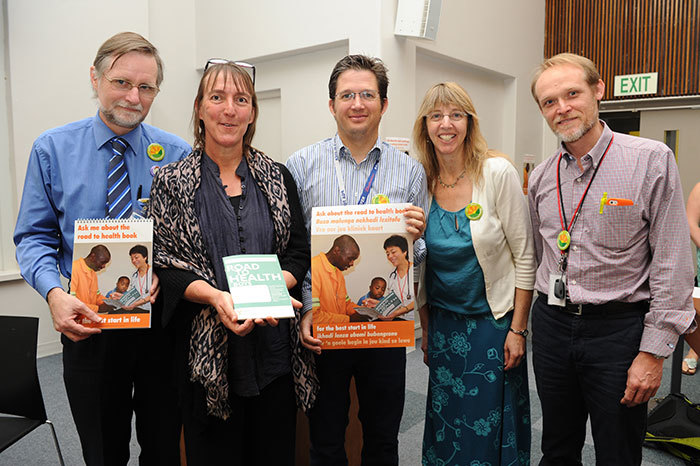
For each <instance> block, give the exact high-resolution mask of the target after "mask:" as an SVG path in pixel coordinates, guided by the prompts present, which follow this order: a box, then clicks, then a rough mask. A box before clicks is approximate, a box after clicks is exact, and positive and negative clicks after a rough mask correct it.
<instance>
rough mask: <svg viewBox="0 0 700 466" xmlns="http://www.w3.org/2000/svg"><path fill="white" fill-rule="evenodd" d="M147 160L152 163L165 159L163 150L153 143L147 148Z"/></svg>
mask: <svg viewBox="0 0 700 466" xmlns="http://www.w3.org/2000/svg"><path fill="white" fill-rule="evenodd" d="M147 152H148V158H149V159H151V160H153V161H154V162H160V161H161V160H163V157H165V149H163V146H161V145H160V144H158V143H156V142H154V143H153V144H150V145H149V146H148V150H147Z"/></svg>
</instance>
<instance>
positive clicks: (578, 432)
mask: <svg viewBox="0 0 700 466" xmlns="http://www.w3.org/2000/svg"><path fill="white" fill-rule="evenodd" d="M643 329H644V314H643V311H641V310H640V312H635V311H632V312H629V311H625V312H621V313H610V314H609V315H603V316H588V317H586V316H576V315H572V314H567V313H565V312H563V311H562V310H561V309H560V308H557V307H552V306H549V305H547V301H546V298H543V297H540V298H538V299H537V301H535V305H534V307H533V313H532V356H533V365H534V368H535V380H536V382H537V393H538V395H539V397H540V402H541V404H542V416H543V421H544V426H543V433H542V453H543V457H542V461H540V465H557V466H564V465H580V464H581V449H582V448H583V443H584V440H585V437H586V421H587V419H588V418H589V417H590V420H591V430H592V432H593V442H594V444H595V453H596V464H598V465H616V466H621V465H638V464H640V463H641V461H642V442H643V439H644V432H645V431H646V412H647V405H646V403H645V404H643V405H639V406H636V407H634V408H628V407H626V406H624V405H622V404H620V400H621V399H622V397H623V395H624V391H625V386H626V383H627V369H629V367H630V365H631V364H632V361H633V360H634V358H635V357H636V356H637V354H638V353H639V343H640V341H641V338H642V331H643Z"/></svg>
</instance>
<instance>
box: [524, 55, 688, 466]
mask: <svg viewBox="0 0 700 466" xmlns="http://www.w3.org/2000/svg"><path fill="white" fill-rule="evenodd" d="M604 93H605V83H603V81H602V80H601V79H600V74H599V73H598V70H597V69H596V66H595V64H593V62H591V61H590V60H589V59H587V58H585V57H582V56H579V55H574V54H559V55H556V56H554V57H552V58H549V59H547V60H545V61H544V62H543V63H542V64H541V65H540V66H539V67H538V68H537V70H536V74H535V76H534V78H533V81H532V95H533V97H534V98H535V101H536V102H537V105H538V106H539V108H540V111H541V112H542V115H543V116H544V118H545V120H546V121H547V123H548V124H549V126H550V128H551V129H552V131H554V133H555V134H556V135H557V136H558V137H559V138H560V139H561V141H562V143H561V146H560V147H559V149H558V150H557V151H556V153H555V154H554V155H553V156H552V157H550V158H548V159H547V160H546V161H544V162H543V163H541V164H540V165H539V166H537V167H536V168H535V170H534V171H533V172H532V174H531V176H530V186H529V193H528V197H529V204H530V214H531V217H532V226H533V230H534V239H535V250H536V256H537V261H538V268H537V278H536V283H535V289H536V290H537V291H538V294H539V297H538V299H537V300H536V302H535V304H534V307H533V314H532V330H533V365H534V368H535V380H536V382H537V392H538V395H539V397H540V401H541V404H542V413H543V422H544V425H543V435H542V452H543V458H542V461H541V462H540V465H554V464H556V465H563V464H566V465H571V464H581V449H582V447H583V443H584V440H585V437H586V422H587V419H588V417H590V420H591V428H592V432H593V440H594V444H595V452H596V462H597V464H614V465H628V464H630V465H631V464H636V465H638V464H640V463H641V459H642V441H643V439H644V432H645V429H646V412H647V401H648V400H649V398H650V397H652V396H653V395H654V394H655V393H656V391H657V389H658V388H659V384H660V382H661V376H662V369H663V361H664V359H665V358H667V357H668V356H669V355H670V354H671V353H672V352H673V350H674V348H675V345H676V343H677V341H678V337H679V335H681V334H684V333H686V332H688V331H690V330H692V329H693V328H694V327H695V324H694V316H695V311H694V310H693V306H692V300H691V294H692V290H693V263H692V254H691V250H690V243H689V241H688V237H689V232H688V224H687V221H686V218H685V209H684V205H683V191H682V189H681V184H680V177H679V175H678V168H677V167H676V163H675V159H674V156H673V153H672V152H671V150H669V148H668V147H666V146H665V145H664V144H661V143H659V142H657V141H652V140H649V139H643V138H638V137H633V136H629V135H626V134H620V133H615V132H613V131H611V130H610V128H608V126H607V125H606V124H605V123H604V122H602V121H600V120H599V119H598V106H599V102H600V100H601V99H602V98H603V95H604Z"/></svg>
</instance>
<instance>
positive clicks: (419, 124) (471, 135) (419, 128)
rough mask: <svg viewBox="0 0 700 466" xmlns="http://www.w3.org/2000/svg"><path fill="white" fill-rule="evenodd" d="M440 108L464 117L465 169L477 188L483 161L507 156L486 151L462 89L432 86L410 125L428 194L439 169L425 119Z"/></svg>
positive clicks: (431, 189)
mask: <svg viewBox="0 0 700 466" xmlns="http://www.w3.org/2000/svg"><path fill="white" fill-rule="evenodd" d="M442 105H450V106H455V107H457V108H458V109H459V110H461V111H463V112H465V113H466V114H467V135H466V137H465V138H464V149H463V150H464V154H465V155H466V157H465V158H464V169H465V170H466V172H467V176H468V177H469V179H470V180H471V181H472V183H474V184H476V185H479V184H481V181H482V172H483V168H484V161H485V160H486V159H488V158H489V157H504V158H508V157H506V155H505V154H502V153H500V152H497V151H495V150H492V149H489V147H488V145H487V143H486V139H485V138H484V136H483V135H482V134H481V130H480V129H479V117H478V116H477V115H476V110H475V109H474V104H473V103H472V99H471V98H470V97H469V94H467V91H465V90H464V89H463V88H462V86H460V85H459V84H457V83H453V82H444V83H439V84H435V85H434V86H433V87H431V88H430V89H428V92H426V93H425V97H424V98H423V103H422V104H421V106H420V109H419V110H418V117H416V122H415V123H414V125H413V144H414V145H415V146H416V149H417V150H418V160H420V162H421V163H422V164H423V168H425V174H426V177H427V179H428V189H429V190H430V193H431V194H432V193H434V192H435V187H436V185H437V180H438V174H439V173H440V167H439V165H438V160H437V155H436V154H435V148H434V147H433V143H432V141H431V140H430V136H429V135H428V127H427V125H426V118H427V116H428V114H430V113H431V112H432V111H433V110H435V109H436V108H438V107H440V106H442Z"/></svg>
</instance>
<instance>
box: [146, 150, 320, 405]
mask: <svg viewBox="0 0 700 466" xmlns="http://www.w3.org/2000/svg"><path fill="white" fill-rule="evenodd" d="M277 165H278V167H279V169H280V171H281V173H282V175H283V178H284V185H285V188H286V189H287V197H288V202H289V208H290V213H291V225H290V238H289V243H288V245H287V248H286V250H285V252H284V254H281V255H279V256H278V257H279V261H280V265H281V267H282V270H286V271H288V272H290V273H291V274H292V275H293V276H294V277H295V278H296V280H297V286H296V287H295V288H294V289H293V290H290V294H291V295H292V296H294V297H295V298H297V299H301V283H302V282H303V280H304V276H305V275H306V272H307V270H308V268H309V264H310V252H309V245H308V241H307V235H306V228H305V227H304V221H303V215H302V212H301V206H300V203H299V197H298V193H297V188H296V184H295V183H294V179H293V178H292V176H291V174H290V173H289V171H288V170H287V168H286V167H285V166H284V165H282V164H279V163H278V164H277ZM251 180H252V177H251ZM255 188H257V186H256V187H255ZM229 200H230V202H231V203H232V205H233V206H234V209H235V210H236V211H238V210H239V207H240V196H233V197H230V198H229ZM236 201H238V202H236ZM261 214H262V215H265V213H261ZM251 223H253V224H256V223H257V222H251ZM249 227H250V225H248V224H240V225H239V231H238V232H235V233H236V236H240V237H251V236H252V235H256V234H257V235H263V236H264V235H265V234H266V233H268V234H269V232H256V231H252V230H248V228H249ZM267 252H268V253H269V252H272V251H267ZM155 272H156V273H157V274H158V277H159V278H160V281H161V286H162V293H163V300H164V314H166V315H172V316H174V317H175V319H174V320H175V323H174V325H175V326H176V327H177V329H178V330H177V332H178V342H177V345H178V348H177V359H178V361H179V363H178V366H179V368H180V369H179V370H180V372H182V373H181V374H180V380H181V381H183V382H185V385H184V387H185V391H184V392H183V394H184V395H185V396H188V397H192V396H194V398H195V399H196V402H195V403H194V406H195V409H196V410H197V411H199V410H200V409H201V410H204V409H205V403H204V391H203V389H202V388H201V387H194V386H192V384H188V383H186V382H189V370H188V352H189V340H190V333H191V322H192V319H193V317H194V316H195V315H196V314H197V313H198V312H200V311H201V309H202V308H203V305H201V304H196V303H192V302H190V301H186V300H184V299H182V297H183V295H184V292H185V289H186V288H187V287H188V286H189V285H190V284H191V283H192V282H193V281H195V280H202V277H199V276H198V275H196V274H194V273H192V272H188V271H185V270H180V269H162V268H156V269H155ZM221 288H222V289H228V287H227V284H226V285H224V284H222V286H221ZM166 323H167V322H164V325H165V324H166ZM289 325H290V320H289V319H280V323H279V325H278V326H277V327H269V326H265V327H257V326H256V328H255V329H254V330H253V331H252V332H251V333H249V334H248V335H246V336H245V337H239V336H238V335H236V334H234V333H233V332H230V331H227V332H228V355H229V356H228V357H229V370H228V376H229V386H230V388H231V390H230V396H231V398H232V399H233V398H235V396H236V395H238V396H254V395H257V394H258V393H259V391H260V390H261V389H262V388H264V387H265V386H267V385H268V384H269V383H271V382H272V381H274V380H275V379H276V378H278V377H280V376H283V375H286V374H288V373H289V372H290V371H291V350H290V342H289ZM188 393H189V395H188ZM192 401H195V400H193V399H190V402H192ZM186 404H187V405H189V404H190V403H189V402H188V403H186ZM232 406H233V409H234V410H235V409H236V408H235V403H232ZM202 412H203V411H202Z"/></svg>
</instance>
